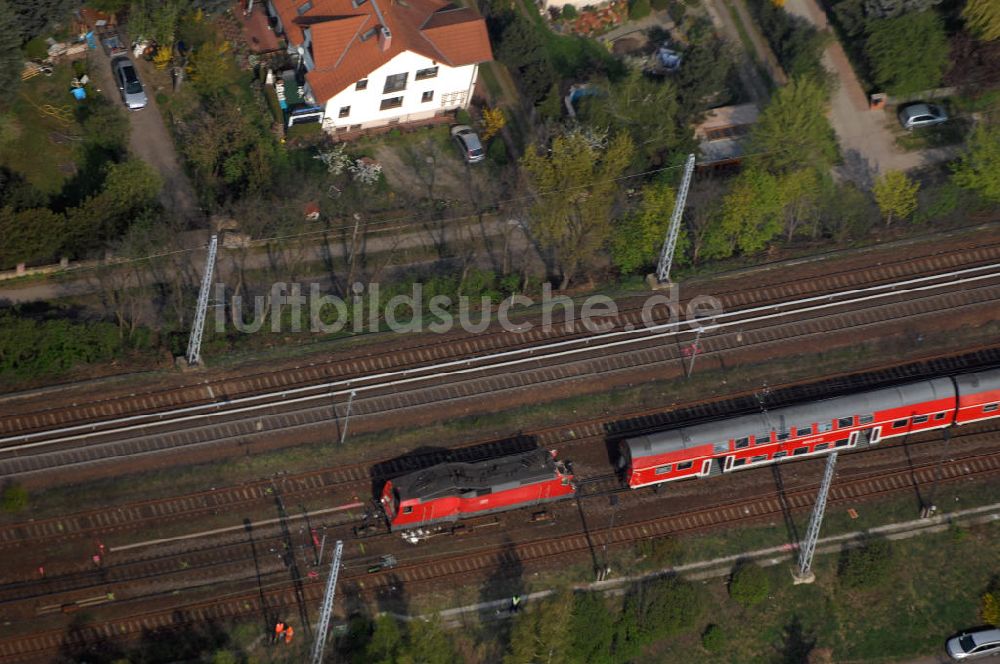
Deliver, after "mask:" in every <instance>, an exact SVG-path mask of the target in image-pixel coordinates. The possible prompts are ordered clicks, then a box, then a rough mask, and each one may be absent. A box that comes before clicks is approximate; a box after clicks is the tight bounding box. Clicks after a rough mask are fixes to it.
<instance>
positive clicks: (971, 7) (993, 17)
mask: <svg viewBox="0 0 1000 664" xmlns="http://www.w3.org/2000/svg"><path fill="white" fill-rule="evenodd" d="M962 18H963V19H965V24H966V25H967V26H968V27H969V30H970V31H971V32H972V33H973V34H975V35H976V36H977V37H979V38H980V39H985V40H988V41H992V40H994V39H1000V2H997V1H996V0H967V1H966V3H965V9H963V10H962Z"/></svg>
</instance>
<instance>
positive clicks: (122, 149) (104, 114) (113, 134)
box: [83, 99, 129, 158]
mask: <svg viewBox="0 0 1000 664" xmlns="http://www.w3.org/2000/svg"><path fill="white" fill-rule="evenodd" d="M83 128H84V134H85V135H86V139H87V144H88V145H91V146H93V147H96V148H98V149H100V150H104V151H106V152H107V153H109V154H110V155H111V156H112V158H118V157H121V156H124V154H125V153H126V152H127V151H128V136H129V123H128V116H126V115H125V111H124V110H122V109H121V108H120V106H119V105H116V104H111V103H109V102H107V101H104V100H103V99H102V100H101V101H95V102H93V103H92V104H91V105H90V107H89V112H88V114H87V117H86V119H85V120H84V121H83Z"/></svg>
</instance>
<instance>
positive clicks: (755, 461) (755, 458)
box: [750, 454, 767, 463]
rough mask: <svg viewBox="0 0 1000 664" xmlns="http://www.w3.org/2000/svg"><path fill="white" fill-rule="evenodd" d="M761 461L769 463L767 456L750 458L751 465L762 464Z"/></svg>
mask: <svg viewBox="0 0 1000 664" xmlns="http://www.w3.org/2000/svg"><path fill="white" fill-rule="evenodd" d="M761 461H767V455H766V454H761V455H759V456H755V457H750V463H760V462H761Z"/></svg>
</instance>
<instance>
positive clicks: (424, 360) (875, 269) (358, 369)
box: [0, 238, 1000, 438]
mask: <svg viewBox="0 0 1000 664" xmlns="http://www.w3.org/2000/svg"><path fill="white" fill-rule="evenodd" d="M926 249H928V250H929V251H930V253H923V254H920V253H917V254H915V255H914V254H912V253H911V254H908V255H906V256H905V257H902V258H899V259H894V260H886V261H881V262H879V263H878V264H877V265H873V266H867V267H864V268H860V269H858V268H856V267H851V268H849V269H841V270H838V269H836V267H834V269H832V270H830V271H829V272H827V273H826V274H824V275H823V276H822V277H819V278H811V279H804V280H803V279H797V278H791V279H785V280H780V279H779V280H778V281H776V282H772V283H768V284H766V285H765V286H763V287H757V288H749V289H748V288H745V287H744V286H743V285H742V283H741V284H740V286H738V287H737V288H729V289H724V290H721V291H713V290H710V288H711V287H712V285H713V284H714V283H715V282H714V281H710V282H708V283H702V282H701V281H699V280H692V281H691V282H690V283H688V284H685V287H684V288H685V295H684V299H683V300H682V301H681V302H680V304H681V305H685V304H686V303H687V302H689V301H690V299H691V298H692V297H695V296H698V295H712V296H714V297H717V298H719V300H720V302H721V304H722V306H723V308H724V309H726V310H731V309H736V308H745V307H751V306H761V305H764V304H769V303H776V302H783V301H788V300H793V299H801V298H804V297H810V296H815V295H820V294H824V293H835V292H840V291H847V290H850V289H852V288H858V287H862V286H875V285H880V284H884V283H889V282H892V281H900V280H904V279H908V278H914V277H918V276H922V275H928V274H934V273H942V272H949V271H953V270H957V269H962V268H968V267H975V266H979V265H985V264H988V263H991V262H997V261H998V260H1000V241H991V240H989V239H988V238H985V239H982V241H981V242H980V244H978V245H976V246H974V247H964V248H961V249H959V250H956V251H950V252H947V253H938V252H937V250H936V249H935V248H934V247H928V248H926ZM793 262H794V261H793ZM720 277H725V275H720ZM644 301H645V298H641V299H640V298H631V299H628V300H625V301H624V302H623V303H622V304H621V305H620V307H619V311H620V314H621V315H620V316H619V317H617V318H615V317H610V318H608V319H607V320H608V321H609V322H610V323H611V324H612V325H613V326H614V327H613V329H614V330H623V329H624V328H625V327H626V326H628V325H629V324H632V325H636V324H637V323H639V322H641V321H639V320H638V316H637V315H636V314H637V313H638V312H639V311H640V310H641V308H642V305H643V302H644ZM586 334H587V332H586V331H585V330H581V329H579V328H574V329H571V330H566V329H565V328H564V326H563V325H556V326H553V328H552V329H550V330H547V331H546V330H543V329H542V328H541V327H539V326H537V325H536V326H535V327H534V328H533V329H531V330H529V331H527V332H516V333H514V332H507V331H502V332H498V331H492V332H491V331H488V332H487V333H485V334H478V335H475V336H468V335H462V336H459V335H444V336H443V337H433V336H432V335H421V336H411V335H404V336H400V335H396V336H395V337H393V339H392V343H393V349H392V351H391V352H388V353H386V352H378V351H377V350H374V351H373V350H371V349H364V348H362V349H358V350H356V351H352V352H349V353H336V354H334V356H333V357H332V358H330V359H329V360H326V361H321V362H314V363H310V364H308V365H304V366H299V367H295V368H292V369H289V370H287V371H282V372H280V373H274V372H266V373H255V374H249V375H243V376H239V377H229V378H218V379H209V380H206V381H199V383H198V384H194V385H187V386H180V387H175V388H169V389H146V390H144V391H141V392H136V393H131V394H128V395H116V396H111V397H101V396H99V395H87V396H86V397H85V398H84V399H85V401H84V402H82V403H69V404H57V405H53V404H51V403H50V402H51V400H50V399H46V402H47V403H46V404H45V405H44V406H42V407H41V408H34V409H28V410H26V412H20V413H16V414H10V415H7V416H4V417H0V437H4V438H9V437H11V436H14V435H16V434H23V433H30V432H37V431H46V430H51V429H59V428H63V427H67V426H71V425H74V424H86V423H95V422H100V421H102V420H108V419H114V418H123V417H126V416H129V415H151V416H155V414H156V413H162V412H167V411H171V410H175V409H177V408H180V407H183V406H192V405H193V406H197V405H211V404H224V403H225V402H226V401H229V400H233V399H236V398H240V397H245V396H250V395H256V394H274V393H275V392H280V391H283V390H288V389H293V388H300V387H308V386H310V385H314V384H325V383H328V382H330V381H331V380H334V379H337V380H345V379H349V378H352V377H362V376H368V375H374V374H379V373H381V372H386V371H396V370H401V369H406V368H416V367H420V366H424V365H428V364H434V363H441V362H446V361H449V360H455V359H460V358H472V357H476V356H479V355H487V354H490V353H495V352H498V351H501V350H505V349H517V348H522V347H528V346H531V345H535V344H540V343H543V342H547V341H556V340H571V339H577V338H580V337H581V336H585V335H586ZM12 405H16V404H12ZM148 419H150V420H153V419H155V417H149V418H148Z"/></svg>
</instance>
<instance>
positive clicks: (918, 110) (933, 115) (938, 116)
mask: <svg viewBox="0 0 1000 664" xmlns="http://www.w3.org/2000/svg"><path fill="white" fill-rule="evenodd" d="M896 115H897V116H898V117H899V124H901V125H903V129H906V130H908V131H913V130H914V129H917V128H918V127H931V126H933V125H938V124H941V123H942V122H947V121H948V113H947V112H945V110H944V109H943V108H941V107H940V106H938V105H937V104H925V103H923V102H919V103H917V104H908V105H906V106H903V107H902V108H900V109H899V113H897V114H896Z"/></svg>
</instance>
